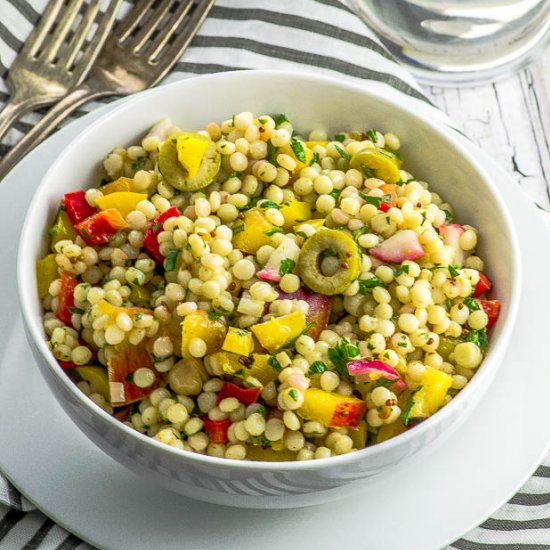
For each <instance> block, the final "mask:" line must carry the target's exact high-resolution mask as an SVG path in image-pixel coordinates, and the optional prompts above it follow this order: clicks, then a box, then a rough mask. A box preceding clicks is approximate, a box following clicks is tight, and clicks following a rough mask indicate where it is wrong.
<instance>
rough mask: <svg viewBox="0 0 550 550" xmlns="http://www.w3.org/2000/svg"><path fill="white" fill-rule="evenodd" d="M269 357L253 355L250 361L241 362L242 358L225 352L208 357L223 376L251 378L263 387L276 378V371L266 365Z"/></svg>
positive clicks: (258, 354) (263, 354) (262, 354)
mask: <svg viewBox="0 0 550 550" xmlns="http://www.w3.org/2000/svg"><path fill="white" fill-rule="evenodd" d="M269 357H270V356H269V355H267V354H265V353H253V354H252V356H251V357H249V359H250V361H242V356H240V355H236V354H235V353H231V352H227V351H219V352H217V353H213V354H212V355H210V359H211V360H212V361H214V362H215V363H216V364H217V365H219V366H220V367H221V368H222V370H223V372H225V374H229V375H230V376H237V377H239V378H243V379H244V378H246V377H247V376H253V377H254V378H256V379H257V380H259V381H260V382H261V383H262V384H263V385H264V386H266V385H267V384H269V383H270V382H271V381H272V380H275V379H276V378H277V371H276V370H275V369H274V368H273V367H272V366H271V365H270V364H269V363H268V361H269ZM241 361H242V362H241Z"/></svg>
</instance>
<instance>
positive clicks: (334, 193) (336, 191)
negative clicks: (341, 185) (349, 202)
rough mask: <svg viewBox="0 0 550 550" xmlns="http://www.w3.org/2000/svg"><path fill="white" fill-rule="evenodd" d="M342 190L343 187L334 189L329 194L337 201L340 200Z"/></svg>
mask: <svg viewBox="0 0 550 550" xmlns="http://www.w3.org/2000/svg"><path fill="white" fill-rule="evenodd" d="M341 192H342V190H341V189H333V190H332V191H331V192H330V193H329V195H330V196H331V197H332V198H333V199H334V200H335V201H337V200H338V197H339V196H340V193H341Z"/></svg>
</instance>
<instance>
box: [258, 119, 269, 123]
mask: <svg viewBox="0 0 550 550" xmlns="http://www.w3.org/2000/svg"><path fill="white" fill-rule="evenodd" d="M258 122H259V123H260V124H267V118H263V117H260V118H259V119H258Z"/></svg>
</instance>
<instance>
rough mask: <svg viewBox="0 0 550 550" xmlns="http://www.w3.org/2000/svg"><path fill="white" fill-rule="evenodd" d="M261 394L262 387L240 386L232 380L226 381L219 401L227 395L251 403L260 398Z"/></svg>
mask: <svg viewBox="0 0 550 550" xmlns="http://www.w3.org/2000/svg"><path fill="white" fill-rule="evenodd" d="M259 396H260V388H240V387H239V386H237V385H236V384H232V383H231V382H224V383H223V386H222V389H221V390H220V392H219V393H218V400H217V403H219V402H220V401H221V400H222V399H225V398H226V397H234V398H235V399H238V400H239V402H240V403H243V404H245V405H251V404H252V403H255V402H256V401H257V400H258V397H259Z"/></svg>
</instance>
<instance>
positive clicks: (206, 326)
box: [181, 309, 226, 359]
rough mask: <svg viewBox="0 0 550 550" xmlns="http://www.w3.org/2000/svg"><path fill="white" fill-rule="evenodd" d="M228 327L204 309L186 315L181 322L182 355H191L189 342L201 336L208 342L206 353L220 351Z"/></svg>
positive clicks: (186, 357) (184, 356)
mask: <svg viewBox="0 0 550 550" xmlns="http://www.w3.org/2000/svg"><path fill="white" fill-rule="evenodd" d="M225 333H226V327H225V325H224V324H223V323H222V322H221V321H220V320H219V319H212V318H210V317H209V315H208V313H207V312H206V311H204V310H202V309H199V310H197V311H194V312H193V313H190V314H189V315H186V316H185V318H184V319H183V322H182V324H181V355H182V356H183V358H184V359H188V358H189V357H191V354H190V353H189V343H190V342H191V340H192V339H193V338H201V339H202V340H204V342H205V344H206V353H207V354H210V353H214V352H216V351H219V350H220V349H221V347H222V343H223V341H224V338H225Z"/></svg>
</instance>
